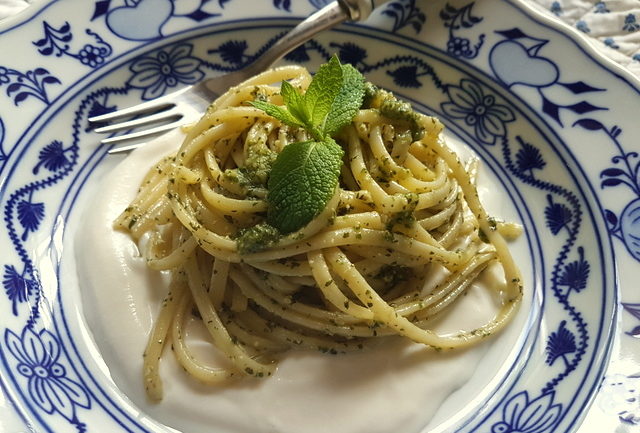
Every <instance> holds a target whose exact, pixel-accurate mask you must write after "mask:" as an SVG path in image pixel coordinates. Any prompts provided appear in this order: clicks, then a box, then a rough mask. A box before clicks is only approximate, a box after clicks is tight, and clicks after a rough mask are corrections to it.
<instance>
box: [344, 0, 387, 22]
mask: <svg viewBox="0 0 640 433" xmlns="http://www.w3.org/2000/svg"><path fill="white" fill-rule="evenodd" d="M388 1H389V0H338V3H340V4H341V5H342V7H343V8H346V9H347V11H348V14H349V20H351V21H364V20H366V19H367V18H369V15H371V12H373V10H374V9H375V8H377V7H379V6H382V5H383V4H384V3H386V2H388Z"/></svg>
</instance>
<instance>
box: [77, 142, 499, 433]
mask: <svg viewBox="0 0 640 433" xmlns="http://www.w3.org/2000/svg"><path fill="white" fill-rule="evenodd" d="M180 141H181V138H180V134H179V133H177V132H174V133H171V134H169V135H167V136H164V137H161V138H160V139H158V140H156V141H155V142H153V143H150V144H149V145H147V146H145V147H143V148H141V149H138V150H136V151H135V152H133V153H132V154H131V155H130V156H129V157H127V158H126V159H125V160H124V161H123V162H122V163H121V164H120V165H118V166H117V167H116V168H115V169H114V170H113V171H112V172H111V173H109V175H108V177H107V178H106V179H104V182H103V184H102V187H101V189H100V191H99V193H98V194H99V196H100V198H101V199H100V200H97V201H95V202H94V201H92V205H91V206H90V208H89V209H88V210H87V212H86V216H85V218H84V219H83V220H84V223H83V227H82V228H81V229H80V231H79V233H78V236H77V238H76V254H77V258H76V260H77V262H78V267H77V268H78V272H79V277H80V282H81V285H82V290H83V296H84V311H85V316H86V318H87V322H88V324H89V327H90V329H91V331H92V333H93V335H94V338H95V340H96V343H97V345H98V347H99V348H100V351H101V353H102V356H103V357H104V360H105V362H106V364H107V365H108V366H109V370H110V373H111V375H112V377H113V380H114V381H115V383H116V385H117V386H118V387H119V388H120V389H121V390H122V391H123V392H124V393H125V394H126V395H127V396H128V397H129V398H130V399H131V400H132V401H133V402H134V403H135V404H136V405H137V406H138V407H139V408H141V409H142V411H143V412H145V413H147V414H148V415H150V416H151V417H153V418H155V419H157V420H158V421H160V422H162V423H164V424H166V425H168V426H171V427H173V428H176V429H178V430H182V431H185V432H189V433H198V432H211V431H215V432H220V433H223V432H229V433H241V432H253V433H271V432H278V433H315V432H318V433H319V432H340V433H364V432H367V433H378V432H379V433H383V432H384V433H388V432H414V431H418V430H420V429H421V428H422V427H424V426H425V425H426V424H427V423H428V422H429V420H430V419H431V418H432V416H433V415H434V413H435V412H436V411H437V410H438V408H439V407H440V405H441V404H442V403H443V401H445V399H447V397H448V396H450V395H451V394H452V393H453V392H454V391H456V390H457V389H459V388H460V387H462V386H463V385H464V384H465V382H467V381H468V380H469V378H470V377H471V376H472V375H473V374H474V372H475V369H476V367H477V365H478V363H479V362H480V360H481V359H482V357H483V356H484V354H485V352H486V350H487V347H488V346H489V345H490V344H491V341H489V340H488V341H487V342H486V344H480V345H478V346H476V347H473V348H471V349H467V350H463V351H455V352H443V353H434V352H432V351H429V350H426V349H425V348H424V347H422V346H419V345H416V344H412V343H407V342H405V341H400V340H397V341H392V342H391V343H390V344H388V345H383V346H382V347H378V348H376V349H373V350H370V351H367V352H364V353H358V354H351V355H341V356H331V355H324V354H321V353H316V352H297V353H291V354H290V355H288V356H286V358H285V359H284V360H283V361H282V362H281V363H280V365H279V366H278V369H277V371H276V373H275V375H274V376H273V377H270V378H267V379H253V378H249V379H244V380H241V381H238V382H235V383H233V384H230V385H225V386H219V387H209V386H205V385H202V384H200V383H197V382H196V381H195V380H193V379H192V378H190V377H188V376H187V375H186V373H184V372H183V371H182V369H181V368H180V367H179V366H178V364H177V362H176V361H175V360H174V358H173V354H172V353H171V352H170V350H169V348H167V350H166V351H165V354H164V357H163V358H162V361H161V376H162V378H163V379H164V400H163V401H162V402H161V403H158V404H153V403H150V402H148V401H147V399H146V397H145V395H144V389H143V383H142V373H141V370H142V352H143V350H144V347H145V344H146V339H147V335H148V333H149V331H150V329H151V327H152V321H153V318H154V316H155V315H156V314H157V311H158V310H159V304H160V302H161V300H162V298H163V296H164V295H165V292H166V286H167V276H166V275H162V274H160V273H158V272H155V271H152V270H149V269H147V268H146V266H145V263H144V260H143V259H141V258H140V257H139V255H138V252H137V248H136V246H135V244H134V243H133V242H132V241H131V240H130V239H129V237H128V236H127V235H126V234H124V233H121V232H117V231H114V230H113V229H112V222H113V220H114V219H115V218H116V216H117V215H118V214H119V213H120V212H121V211H122V210H123V209H124V208H125V207H126V206H127V205H128V204H129V202H130V201H131V200H132V198H133V197H134V195H135V193H136V190H137V187H138V185H139V184H140V182H141V179H142V177H143V176H144V175H145V173H146V172H147V170H148V169H149V168H150V167H151V166H152V165H153V164H154V163H155V161H156V160H158V159H159V157H160V156H161V155H164V154H166V153H169V152H170V151H171V150H172V149H174V148H175V146H176V145H177V144H178V143H179V142H180ZM94 203H95V204H94ZM85 246H87V247H90V248H91V253H90V254H89V253H88V250H87V249H86V248H83V247H85ZM456 308H457V309H458V312H457V313H456V314H455V315H451V316H452V318H449V319H446V320H443V321H442V322H441V323H439V324H438V328H439V329H440V330H442V331H444V330H458V329H469V328H472V327H474V326H475V325H477V324H480V323H483V322H484V321H485V320H487V319H488V318H489V316H490V315H491V314H492V311H494V309H495V305H494V300H493V299H492V297H491V296H489V295H488V294H487V292H486V290H483V289H481V288H479V287H473V288H471V289H470V290H469V291H468V294H467V296H465V297H463V298H462V299H461V301H460V302H458V304H457V306H456ZM453 316H454V317H455V318H453ZM189 338H190V340H191V344H192V346H194V347H195V350H196V352H198V353H200V354H203V355H204V356H207V357H210V351H211V346H210V345H209V344H208V343H207V341H206V336H205V335H204V333H201V332H198V331H197V330H196V331H194V332H191V333H190V336H189ZM208 353H209V354H208ZM504 356H506V355H502V356H501V357H502V358H503V357H504ZM503 359H504V358H503ZM496 369H497V367H496ZM472 398H473V395H471V396H469V398H468V400H471V399H472Z"/></svg>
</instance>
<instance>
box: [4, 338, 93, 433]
mask: <svg viewBox="0 0 640 433" xmlns="http://www.w3.org/2000/svg"><path fill="white" fill-rule="evenodd" d="M4 339H5V344H6V346H7V348H8V349H9V352H11V354H12V355H13V356H14V358H15V359H16V360H17V361H18V365H17V368H16V369H17V372H18V373H19V374H20V375H21V376H23V377H25V378H27V381H28V384H27V392H28V394H29V396H30V398H31V400H32V401H33V402H34V403H35V404H36V405H37V406H38V407H39V408H40V409H42V410H43V411H45V412H46V413H48V414H53V413H54V412H58V413H59V414H60V415H62V416H63V417H65V418H66V419H67V420H69V421H70V422H72V423H78V418H77V416H76V408H77V407H83V408H85V409H88V408H89V407H90V406H91V402H90V401H89V395H88V394H87V391H86V390H85V389H84V388H83V387H82V386H81V385H80V384H79V383H77V382H75V381H73V380H71V379H69V378H68V377H67V372H66V369H65V368H64V366H63V365H62V364H61V363H60V362H59V358H60V344H59V343H58V340H57V339H56V337H55V336H54V335H53V334H52V333H51V332H49V331H47V330H42V331H41V332H40V333H36V332H35V331H33V330H32V329H30V328H29V327H25V328H24V330H23V331H22V335H21V336H18V335H16V334H15V333H13V332H12V331H11V330H9V329H7V330H6V332H5V336H4Z"/></svg>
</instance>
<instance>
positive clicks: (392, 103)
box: [362, 82, 424, 141]
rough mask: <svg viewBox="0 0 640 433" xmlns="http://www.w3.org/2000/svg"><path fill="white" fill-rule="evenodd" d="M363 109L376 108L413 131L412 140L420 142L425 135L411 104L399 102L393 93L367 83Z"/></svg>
mask: <svg viewBox="0 0 640 433" xmlns="http://www.w3.org/2000/svg"><path fill="white" fill-rule="evenodd" d="M362 107H363V108H376V109H378V110H379V111H380V114H382V115H383V116H385V117H387V118H388V119H390V120H392V121H395V122H397V123H399V124H400V125H402V126H406V127H407V128H409V130H410V131H411V138H412V139H413V140H414V141H415V140H419V139H421V138H422V136H423V135H424V128H423V127H422V126H420V122H419V116H418V114H417V113H416V112H415V111H413V109H412V108H411V104H409V103H408V102H404V101H399V100H398V99H397V98H396V97H395V96H394V95H393V93H391V92H388V91H386V90H384V89H380V88H378V87H376V86H375V85H373V84H371V83H369V82H367V83H366V84H365V93H364V102H363V104H362Z"/></svg>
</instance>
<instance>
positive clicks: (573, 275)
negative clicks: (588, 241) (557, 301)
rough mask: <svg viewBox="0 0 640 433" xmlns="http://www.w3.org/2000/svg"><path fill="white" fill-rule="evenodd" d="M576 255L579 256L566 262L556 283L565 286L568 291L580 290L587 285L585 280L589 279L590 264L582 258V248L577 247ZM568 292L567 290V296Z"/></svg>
mask: <svg viewBox="0 0 640 433" xmlns="http://www.w3.org/2000/svg"><path fill="white" fill-rule="evenodd" d="M578 255H579V256H580V258H579V259H578V260H576V261H574V262H571V263H568V264H567V265H566V266H565V267H564V270H563V272H562V274H561V275H560V278H559V280H558V284H559V285H561V286H567V287H568V288H569V289H568V291H571V290H573V291H575V292H581V291H582V290H584V289H585V288H586V287H587V280H588V279H589V272H590V270H591V266H590V265H589V262H587V261H586V260H585V259H584V248H582V247H579V248H578ZM568 295H569V292H567V296H568Z"/></svg>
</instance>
